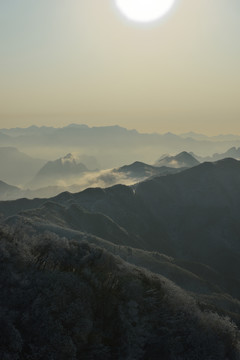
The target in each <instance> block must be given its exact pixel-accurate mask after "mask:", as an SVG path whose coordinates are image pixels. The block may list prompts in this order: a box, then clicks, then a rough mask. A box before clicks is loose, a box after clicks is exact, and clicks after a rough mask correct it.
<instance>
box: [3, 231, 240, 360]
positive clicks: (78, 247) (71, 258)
mask: <svg viewBox="0 0 240 360" xmlns="http://www.w3.org/2000/svg"><path fill="white" fill-rule="evenodd" d="M0 260H1V261H0V284H1V285H0V286H1V288H0V332H1V336H0V359H2V360H15V359H16V360H30V359H31V360H40V359H41V360H42V359H44V360H55V359H56V360H65V359H66V360H68V359H69V360H77V359H96V360H101V359H104V360H107V359H119V360H124V359H131V360H133V359H136V360H137V359H139V360H140V359H142V360H143V359H146V360H147V359H151V360H152V359H161V358H163V359H171V360H175V359H179V360H181V359H182V360H185V359H186V360H187V359H188V360H189V359H199V360H200V359H201V360H203V359H204V360H210V359H211V360H215V359H216V360H221V359H222V360H223V359H224V360H225V359H234V360H235V359H239V358H240V349H239V331H238V329H237V327H236V326H235V325H234V324H233V323H231V321H229V319H227V318H222V317H220V316H219V315H217V314H214V313H209V312H208V313H207V312H203V311H201V310H200V309H199V307H198V305H197V304H196V302H195V301H194V300H193V299H192V297H190V296H189V295H187V294H186V292H184V291H183V290H181V289H180V288H179V287H177V286H175V285H174V284H173V283H172V282H170V281H168V280H167V279H166V278H163V277H161V276H158V275H154V274H152V273H150V272H147V271H145V270H144V269H141V268H138V267H135V266H132V265H129V264H128V263H126V262H124V261H122V260H121V259H120V258H119V257H115V256H113V255H111V254H110V253H108V252H107V251H105V250H103V249H101V248H97V247H94V246H92V245H91V246H90V245H89V244H88V243H87V242H80V241H75V240H71V239H66V238H59V237H58V236H57V235H54V234H51V233H45V234H44V235H37V234H32V236H27V235H26V234H25V232H24V228H23V229H22V230H21V231H18V232H14V233H11V232H10V230H9V229H7V228H5V229H2V230H1V234H0Z"/></svg>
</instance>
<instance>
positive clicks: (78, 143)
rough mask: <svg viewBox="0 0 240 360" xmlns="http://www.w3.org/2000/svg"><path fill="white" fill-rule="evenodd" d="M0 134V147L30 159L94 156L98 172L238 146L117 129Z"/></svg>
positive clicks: (235, 140)
mask: <svg viewBox="0 0 240 360" xmlns="http://www.w3.org/2000/svg"><path fill="white" fill-rule="evenodd" d="M1 134H2V140H1V146H13V147H17V148H18V149H19V150H21V151H24V152H26V153H27V154H30V155H31V156H33V155H34V156H35V157H38V158H43V159H47V160H55V159H57V158H59V157H63V156H65V155H66V154H67V153H75V152H76V153H78V154H85V155H88V156H94V157H96V158H97V161H98V162H99V163H100V168H101V169H107V168H113V167H118V166H123V165H125V164H127V163H131V162H134V161H136V160H138V161H142V162H147V163H152V162H153V161H155V159H156V158H159V157H160V156H161V155H162V154H165V153H170V154H176V153H179V152H182V151H187V152H191V151H192V152H194V153H195V154H198V155H200V156H209V155H212V154H213V153H217V152H218V153H223V152H225V151H227V150H228V149H229V148H231V147H233V146H238V145H239V139H240V137H238V136H232V137H231V136H227V137H224V136H219V137H212V138H211V137H206V138H204V139H202V138H198V139H197V138H195V137H194V136H192V137H187V138H185V137H183V136H181V135H175V134H171V133H166V134H141V133H139V132H137V131H136V130H127V129H125V128H122V127H120V126H105V127H88V126H87V125H78V124H71V125H69V126H66V127H63V128H52V127H36V126H31V127H29V128H15V129H0V135H1ZM100 153H101V155H100ZM109 154H111V156H109ZM99 155H100V156H99Z"/></svg>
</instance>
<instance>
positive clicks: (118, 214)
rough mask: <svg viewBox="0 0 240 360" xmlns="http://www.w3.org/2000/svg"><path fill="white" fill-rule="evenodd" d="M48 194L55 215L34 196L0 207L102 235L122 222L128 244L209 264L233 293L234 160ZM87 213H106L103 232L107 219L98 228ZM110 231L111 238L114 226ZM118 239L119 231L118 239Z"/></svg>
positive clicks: (239, 251) (239, 210)
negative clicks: (132, 182)
mask: <svg viewBox="0 0 240 360" xmlns="http://www.w3.org/2000/svg"><path fill="white" fill-rule="evenodd" d="M51 201H52V202H55V203H57V204H59V205H61V206H62V207H63V210H61V211H62V212H59V210H58V208H56V209H55V210H54V214H55V215H54V216H51V213H52V212H53V209H51V208H49V209H48V210H46V206H45V205H44V206H43V204H44V202H46V200H37V199H36V200H33V201H27V200H19V201H16V202H1V203H0V211H1V212H2V213H3V214H5V216H9V215H14V214H17V213H18V212H19V211H21V210H27V209H33V208H39V209H38V210H37V211H35V212H33V211H28V212H24V213H21V214H20V218H21V217H22V218H23V219H24V221H26V219H28V221H30V223H34V222H35V221H39V222H41V224H42V226H44V224H47V223H48V224H50V223H51V225H52V226H56V225H57V226H62V228H69V229H73V230H78V231H81V230H82V231H88V232H89V233H93V234H94V235H97V236H100V237H105V238H106V236H108V237H107V239H109V240H110V238H111V232H112V231H113V227H114V229H122V230H123V233H124V234H127V238H126V239H128V240H127V242H125V244H127V245H128V246H132V247H139V248H142V249H144V250H149V251H156V250H157V251H159V252H163V253H166V254H168V255H171V256H174V257H175V258H177V259H179V260H182V261H187V262H197V263H203V264H205V265H207V266H209V267H211V268H213V269H215V270H216V271H217V272H218V273H219V274H221V276H222V277H223V278H224V279H225V280H224V284H225V285H226V284H228V285H227V286H228V287H227V289H228V290H227V291H228V292H230V293H231V294H232V295H233V296H236V297H238V298H240V291H239V289H240V282H239V279H240V263H239V257H240V240H239V238H240V235H239V234H240V219H239V214H240V163H239V162H238V161H236V160H233V159H226V160H223V161H219V162H217V163H204V164H201V165H199V166H196V167H194V168H191V169H189V170H186V171H183V172H181V173H178V174H174V175H167V176H162V177H158V178H154V179H151V180H147V181H145V182H142V183H139V184H138V185H136V186H135V187H132V188H131V187H127V186H123V185H118V186H114V187H111V188H107V189H100V188H99V189H87V190H85V191H83V192H81V193H77V194H70V193H62V194H60V195H59V196H57V197H55V198H52V199H51ZM73 205H74V206H76V208H75V209H76V211H79V215H78V216H77V217H76V220H75V222H76V223H77V222H78V219H79V226H78V227H77V228H76V224H75V225H74V226H73V220H72V218H71V216H72V215H71V214H73V213H74V211H75V210H74V211H73V210H72V209H73V208H72V206H73ZM77 209H79V210H77ZM82 211H83V212H82ZM46 212H47V214H48V215H47V216H46ZM68 214H69V217H68ZM90 214H94V216H95V219H96V220H95V221H96V224H97V223H98V221H100V223H101V221H102V220H100V216H102V215H104V216H105V217H106V218H104V219H105V220H106V219H108V220H106V221H109V220H111V224H113V227H112V228H111V230H109V234H108V235H106V233H107V232H108V225H107V222H106V223H105V222H103V223H102V224H104V227H103V228H101V227H100V228H101V231H103V229H104V235H103V233H100V232H99V231H100V230H99V228H98V227H97V226H95V221H94V222H92V221H89V222H88V220H87V219H88V217H89V216H90ZM100 214H101V215H100ZM35 215H36V216H35ZM70 215H71V216H70ZM97 219H98V220H97ZM101 219H103V218H101ZM18 220H19V217H18ZM105 220H104V221H105ZM8 221H10V220H8ZM13 223H14V218H13V219H12V220H11V224H13ZM61 223H62V225H61ZM86 223H87V224H86ZM114 234H115V235H114V239H115V240H114V242H115V243H117V236H118V235H117V232H115V230H114ZM119 236H120V235H119ZM120 240H121V238H120V237H119V243H120V244H122V240H121V241H120ZM124 241H125V240H124Z"/></svg>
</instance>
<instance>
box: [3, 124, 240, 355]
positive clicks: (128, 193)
mask: <svg viewBox="0 0 240 360" xmlns="http://www.w3.org/2000/svg"><path fill="white" fill-rule="evenodd" d="M80 129H81V131H85V136H86V138H87V136H88V135H89V132H90V133H91V131H92V129H90V128H88V127H84V126H75V125H72V126H69V127H68V128H67V130H66V128H64V129H54V128H46V127H44V128H40V129H39V128H37V127H31V128H28V129H12V130H5V131H4V132H3V133H4V136H6V137H11V138H12V139H16V141H19V139H20V138H21V139H22V138H24V139H25V141H26V143H27V142H28V141H30V140H29V139H30V137H32V138H33V139H34V138H35V137H38V141H39V143H38V145H37V146H39V144H40V143H41V141H42V140H43V138H44V136H46V144H48V141H49V139H50V137H52V140H53V139H55V140H56V139H57V138H56V136H55V135H56V133H57V134H58V137H59V138H61V141H63V138H65V140H66V143H64V146H63V148H62V149H61V151H59V150H60V147H59V148H58V145H57V146H56V147H55V150H54V151H53V153H49V156H47V157H44V158H45V160H36V162H35V158H34V157H32V156H31V157H30V156H28V155H25V154H24V153H22V152H21V151H19V150H17V149H16V148H12V147H2V148H0V162H2V164H3V167H2V169H1V176H2V179H7V180H13V181H12V182H10V181H9V182H8V181H7V182H6V181H3V180H2V179H1V178H0V180H2V181H0V200H8V201H0V214H1V217H0V220H1V222H0V258H1V265H0V269H1V271H0V277H1V284H3V285H1V288H0V312H1V321H2V322H1V323H0V330H2V331H1V337H0V358H1V359H2V358H3V359H4V360H5V359H24V360H25V359H28V358H29V359H33V360H40V359H43V358H44V359H49V360H52V359H54V360H59V359H61V358H62V359H63V360H65V359H69V360H78V359H80V358H81V359H86V360H87V359H104V360H105V359H119V360H123V359H127V358H128V359H136V360H148V359H160V358H164V359H166V360H168V359H169V360H172V359H179V360H189V359H195V358H196V359H201V360H202V359H204V360H205V359H206V360H213V359H214V360H219V359H220V360H221V359H222V360H226V359H229V360H237V359H240V331H239V327H240V290H239V289H240V265H239V264H240V263H239V258H240V241H239V239H240V237H239V234H240V225H239V224H240V219H239V214H240V161H238V160H236V159H234V157H236V158H238V157H239V147H231V148H230V149H229V148H228V150H227V151H226V152H223V153H209V156H208V157H203V156H200V155H195V152H194V151H191V152H187V151H186V150H184V149H182V151H181V152H175V151H173V150H172V151H171V154H173V155H166V154H165V155H164V154H163V153H162V152H160V151H158V150H159V149H160V148H161V146H162V145H160V147H158V146H157V145H156V146H155V145H154V147H153V148H152V150H153V149H154V150H157V151H156V152H154V154H153V155H151V151H152V150H151V151H150V154H148V155H147V156H148V157H149V158H151V161H149V162H148V163H147V162H144V161H139V160H137V158H135V161H133V162H131V161H128V162H126V163H125V164H124V165H122V166H119V162H122V161H124V159H125V155H126V154H124V151H126V153H127V151H128V152H129V151H130V149H132V150H133V153H131V156H132V157H134V156H135V155H136V154H138V156H139V158H141V156H140V152H138V147H136V148H134V146H135V145H136V142H135V143H134V142H133V143H132V144H131V146H130V141H129V139H130V138H131V137H132V139H133V138H135V137H136V138H137V139H139V136H143V138H144V140H143V148H142V150H141V151H142V152H143V150H146V149H147V146H150V145H146V144H147V142H145V143H144V141H145V140H146V138H145V135H141V134H139V133H137V132H134V131H133V132H130V133H129V132H128V130H126V129H124V130H123V129H119V128H115V127H114V129H108V128H107V129H106V128H100V129H94V132H96V134H99V132H100V133H101V134H102V139H101V140H99V139H98V142H99V144H100V142H101V141H103V140H104V139H105V140H106V138H107V136H108V135H109V131H110V133H111V134H112V138H111V139H109V144H110V143H111V142H113V141H114V139H115V138H114V136H116V133H118V134H119V133H121V132H124V133H125V134H126V133H127V134H128V135H127V138H126V142H125V145H126V147H125V148H124V151H123V152H121V151H120V153H119V159H120V158H121V160H119V159H115V158H114V151H118V150H119V149H120V145H119V148H118V145H117V147H116V148H115V149H114V150H113V153H109V154H108V156H109V158H111V159H109V160H107V161H108V162H109V163H111V162H113V161H114V160H115V165H114V166H113V167H109V168H107V169H103V167H104V166H103V164H106V163H107V162H106V160H104V156H105V155H106V154H105V155H104V151H105V150H106V149H107V148H105V150H103V153H102V152H101V153H100V152H99V154H97V155H96V154H94V153H93V152H92V153H87V151H85V150H87V148H84V152H83V148H82V147H80V146H79V148H78V152H76V153H70V152H64V151H65V147H66V148H67V145H66V144H67V137H66V132H65V131H67V132H69V133H70V134H72V131H73V130H75V132H76V134H78V132H79V131H80ZM58 130H59V131H58ZM60 130H61V131H60ZM107 134H108V135H107ZM91 136H93V134H92V135H91ZM147 136H149V137H150V138H152V139H153V138H154V136H155V135H146V137H147ZM156 136H157V137H158V139H159V136H160V135H156ZM76 137H77V135H76ZM96 137H97V135H96ZM162 137H163V138H164V136H162ZM166 137H167V138H168V139H170V142H171V141H172V140H173V139H175V136H173V135H170V134H167V135H166ZM180 137H181V136H179V137H177V138H180ZM93 138H94V136H93ZM93 138H92V139H93ZM136 138H135V140H136ZM122 139H123V138H121V136H120V138H118V141H119V142H120V141H121V140H122ZM55 140H54V141H55ZM75 140H76V138H75ZM75 140H74V141H75ZM80 140H81V139H80ZM80 140H79V141H80ZM85 140H86V139H85ZM115 140H116V139H115ZM228 140H229V138H228ZM228 140H227V141H228ZM177 141H179V140H177ZM181 141H183V142H185V139H184V138H182V139H181ZM187 141H189V140H187ZM191 141H192V140H191ZM202 141H204V144H205V141H206V139H205V140H202V138H201V140H200V142H199V141H198V140H194V142H196V143H197V144H198V146H199V144H200V143H201V142H202ZM234 141H235V138H234ZM163 142H164V141H163ZM207 142H209V144H210V143H211V144H212V143H213V142H215V143H216V144H218V142H222V143H224V146H225V145H226V139H225V138H224V139H222V140H219V139H215V140H207ZM56 143H57V140H56ZM109 144H108V145H107V146H109V147H110V145H109ZM134 144H135V145H134ZM184 144H185V145H186V143H184ZM202 144H203V143H202ZM238 145H239V144H238ZM28 146H30V145H29V144H28ZM42 146H43V144H42V143H41V146H40V147H39V148H38V151H40V150H41V147H42ZM47 146H49V144H48V145H47ZM81 146H82V144H81ZM88 146H89V148H90V144H89V145H88ZM99 146H100V145H99ZM101 146H102V148H101ZM101 146H100V148H101V149H104V145H103V144H102V145H101ZM139 146H140V145H139ZM164 146H165V145H164ZM201 146H202V145H201ZM211 146H212V145H211ZM217 146H218V145H217ZM123 147H124V146H123ZM69 148H71V147H69ZM29 149H33V153H34V149H35V150H36V146H35V145H33V146H32V147H29ZM47 149H48V147H47ZM49 149H50V148H49ZM21 150H22V148H21ZM205 150H206V149H205ZM205 150H204V151H205ZM55 152H58V155H57V156H56V157H54V154H55ZM202 153H203V152H202ZM4 154H5V155H6V156H4ZM42 154H43V153H42ZM102 154H103V157H102ZM45 155H46V152H45ZM131 156H130V157H131ZM222 158H223V159H222ZM205 159H207V160H208V161H207V162H206V161H205ZM219 159H221V160H219ZM216 160H217V161H216ZM95 166H96V167H95ZM20 180H21V181H20ZM9 184H10V185H9ZM14 184H17V185H19V186H14ZM9 200H10V201H9ZM116 323H117V324H118V326H117V327H116Z"/></svg>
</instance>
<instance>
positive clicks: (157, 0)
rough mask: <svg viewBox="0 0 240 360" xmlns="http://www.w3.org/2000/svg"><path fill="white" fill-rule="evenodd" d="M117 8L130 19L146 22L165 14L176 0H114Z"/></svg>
mask: <svg viewBox="0 0 240 360" xmlns="http://www.w3.org/2000/svg"><path fill="white" fill-rule="evenodd" d="M115 1H116V5H117V7H118V9H119V10H120V11H121V12H122V13H123V14H124V15H125V16H126V17H127V18H128V19H130V20H133V21H137V22H142V23H147V22H151V21H156V20H158V19H159V18H161V17H162V16H163V15H165V14H166V13H167V12H168V11H169V10H170V9H171V7H172V6H173V4H174V3H175V1H176V0H115Z"/></svg>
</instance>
